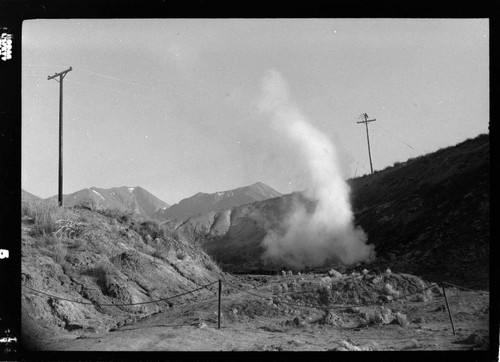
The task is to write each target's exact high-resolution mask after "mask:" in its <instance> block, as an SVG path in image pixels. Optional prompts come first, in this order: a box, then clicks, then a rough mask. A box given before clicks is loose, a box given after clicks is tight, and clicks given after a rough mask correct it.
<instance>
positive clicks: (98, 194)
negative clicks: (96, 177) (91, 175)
mask: <svg viewBox="0 0 500 362" xmlns="http://www.w3.org/2000/svg"><path fill="white" fill-rule="evenodd" d="M92 191H93V192H95V193H96V194H97V196H99V197H100V198H101V199H103V200H104V197H102V195H101V194H100V193H98V192H97V191H96V190H92Z"/></svg>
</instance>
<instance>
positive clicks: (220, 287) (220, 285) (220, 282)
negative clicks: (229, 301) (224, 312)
mask: <svg viewBox="0 0 500 362" xmlns="http://www.w3.org/2000/svg"><path fill="white" fill-rule="evenodd" d="M221 291H222V281H221V280H220V279H219V313H218V314H219V319H218V325H217V329H220V297H221Z"/></svg>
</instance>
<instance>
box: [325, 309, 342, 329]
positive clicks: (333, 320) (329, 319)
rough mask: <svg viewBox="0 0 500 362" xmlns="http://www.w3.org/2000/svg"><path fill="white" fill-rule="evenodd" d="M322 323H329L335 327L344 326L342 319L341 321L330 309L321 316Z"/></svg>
mask: <svg viewBox="0 0 500 362" xmlns="http://www.w3.org/2000/svg"><path fill="white" fill-rule="evenodd" d="M323 323H325V324H329V325H332V326H335V327H343V326H344V321H342V319H341V318H340V317H339V316H338V315H336V314H335V313H333V312H332V311H331V310H330V311H328V313H327V314H326V316H325V317H324V318H323Z"/></svg>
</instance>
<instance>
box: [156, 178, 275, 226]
mask: <svg viewBox="0 0 500 362" xmlns="http://www.w3.org/2000/svg"><path fill="white" fill-rule="evenodd" d="M281 195H282V194H281V193H280V192H278V191H276V190H275V189H273V188H272V187H270V186H268V185H266V184H264V183H262V182H256V183H254V184H252V185H248V186H243V187H238V188H236V189H232V190H226V191H218V192H214V193H204V192H198V193H196V194H194V195H193V196H191V197H187V198H184V199H182V200H181V201H179V202H178V203H176V204H174V205H171V206H170V207H169V208H168V209H164V210H159V211H158V212H156V213H155V214H154V216H153V217H154V218H156V219H158V220H161V221H166V220H169V219H187V218H189V217H191V216H194V215H199V214H203V213H206V212H210V211H218V210H223V209H228V208H232V207H236V206H239V205H243V204H246V203H249V202H254V201H261V200H267V199H270V198H274V197H279V196H281Z"/></svg>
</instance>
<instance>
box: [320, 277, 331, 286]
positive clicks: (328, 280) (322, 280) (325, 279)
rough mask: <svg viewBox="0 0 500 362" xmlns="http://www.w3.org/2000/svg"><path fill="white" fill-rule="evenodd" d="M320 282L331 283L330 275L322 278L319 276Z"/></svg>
mask: <svg viewBox="0 0 500 362" xmlns="http://www.w3.org/2000/svg"><path fill="white" fill-rule="evenodd" d="M321 283H323V284H331V283H332V280H331V279H330V277H323V278H321Z"/></svg>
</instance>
